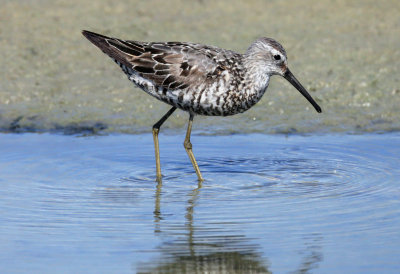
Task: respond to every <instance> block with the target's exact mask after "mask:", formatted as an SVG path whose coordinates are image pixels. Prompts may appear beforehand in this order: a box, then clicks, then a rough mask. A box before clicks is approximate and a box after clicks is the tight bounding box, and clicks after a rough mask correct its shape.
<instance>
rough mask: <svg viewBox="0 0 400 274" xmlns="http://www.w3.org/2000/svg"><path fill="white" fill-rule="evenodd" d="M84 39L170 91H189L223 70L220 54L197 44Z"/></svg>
mask: <svg viewBox="0 0 400 274" xmlns="http://www.w3.org/2000/svg"><path fill="white" fill-rule="evenodd" d="M82 33H83V35H84V36H85V37H86V38H87V39H89V41H91V42H92V43H93V44H95V45H96V46H97V47H99V48H100V49H101V50H102V51H103V52H104V53H105V54H107V55H109V56H110V57H111V58H113V59H115V60H116V61H118V62H119V63H121V64H123V65H125V66H127V67H128V68H131V69H133V70H135V71H136V72H137V73H139V74H140V75H141V76H142V77H144V78H146V79H148V80H150V81H152V82H154V83H155V84H156V85H157V86H160V87H164V88H166V89H179V88H186V87H188V86H189V85H192V84H195V83H201V82H204V81H207V79H210V78H213V77H216V76H218V75H220V74H221V71H222V70H223V69H222V68H221V64H218V58H219V56H218V51H217V50H216V49H215V48H213V47H208V46H204V45H198V44H193V43H180V42H167V43H161V42H160V43H157V42H156V43H146V42H138V41H129V40H128V41H124V40H121V39H116V38H110V37H106V36H103V35H100V34H96V33H93V32H89V31H83V32H82Z"/></svg>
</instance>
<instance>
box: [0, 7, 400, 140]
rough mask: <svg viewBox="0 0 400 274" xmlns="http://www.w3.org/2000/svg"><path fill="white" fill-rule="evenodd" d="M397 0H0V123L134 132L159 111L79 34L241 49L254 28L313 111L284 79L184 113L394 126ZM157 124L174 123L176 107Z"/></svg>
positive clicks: (238, 122) (303, 124) (263, 126)
mask: <svg viewBox="0 0 400 274" xmlns="http://www.w3.org/2000/svg"><path fill="white" fill-rule="evenodd" d="M399 10H400V2H398V1H379V3H377V2H376V1H350V2H349V1H342V0H341V1H334V2H318V3H317V2H315V1H298V2H286V1H261V0H260V1H247V2H239V1H237V2H232V1H217V2H215V1H207V0H205V1H177V0H174V1H168V2H165V1H123V2H119V3H117V4H116V3H115V2H114V1H96V2H91V1H86V2H82V1H49V0H41V1H22V0H20V1H3V4H2V8H1V10H0V51H1V52H2V56H1V63H2V66H0V75H1V78H0V130H1V131H3V132H26V131H28V132H31V131H34V132H46V131H57V132H66V133H71V132H72V133H73V132H80V131H85V130H86V131H89V132H108V133H112V132H124V133H144V132H149V131H148V130H149V128H150V127H151V125H153V124H154V123H155V122H156V121H157V119H159V118H160V117H161V116H162V115H163V114H164V113H165V112H166V111H167V110H168V106H166V105H164V104H163V103H161V102H158V101H157V100H154V98H151V97H150V96H148V95H147V94H145V93H144V92H142V91H140V90H139V89H137V88H135V87H134V86H133V84H132V83H130V82H129V81H128V80H127V79H126V77H125V75H123V73H122V72H121V71H120V69H119V68H118V67H117V66H116V65H115V64H114V63H113V62H112V60H110V59H109V58H108V57H106V56H105V55H103V54H102V53H101V52H100V51H99V50H98V49H97V48H95V47H94V46H93V45H91V44H90V43H89V42H88V41H87V40H86V39H85V38H84V37H83V36H82V35H81V33H80V32H81V30H82V29H89V30H92V31H96V32H99V33H103V34H106V35H112V36H116V37H121V38H125V39H133V40H143V41H171V40H175V41H193V42H201V43H205V44H210V45H216V46H220V47H223V48H228V49H232V50H235V51H238V52H244V51H245V50H246V49H247V47H248V46H249V45H250V43H251V42H252V41H253V40H255V39H256V38H257V37H260V36H268V37H273V38H275V39H277V40H278V41H280V42H281V43H282V44H283V46H284V47H285V48H286V50H287V53H288V58H289V65H290V68H291V70H292V72H293V73H294V74H295V75H296V76H297V78H299V80H300V81H301V82H302V83H303V84H304V86H305V87H306V88H307V89H308V90H309V91H310V93H311V95H312V96H313V97H314V98H316V100H317V102H318V103H319V104H320V105H321V107H322V109H323V114H321V115H318V114H317V113H315V112H314V110H313V109H312V107H311V106H310V105H309V104H308V102H306V100H305V99H304V98H303V97H302V96H301V95H300V94H299V93H298V92H297V91H296V90H295V89H294V88H293V87H292V86H290V85H289V84H288V83H286V81H285V80H284V79H280V78H279V77H274V78H272V80H271V85H270V88H269V89H268V92H267V94H266V95H264V98H263V99H262V100H261V101H260V102H259V104H257V105H256V106H255V107H254V108H252V109H251V110H249V111H248V112H246V113H244V114H242V115H238V116H236V117H235V118H224V119H221V118H213V117H211V118H205V117H204V118H201V119H196V121H195V126H198V130H201V131H203V133H206V134H230V133H242V134H243V133H254V132H259V133H296V132H297V133H304V132H320V133H321V132H324V133H326V132H358V133H360V132H377V131H379V132H392V131H397V130H399V129H400V119H399V117H400V108H399V107H398V106H399V105H400V90H399V75H400V63H399V62H398V61H397V60H399V59H400V38H399V37H400V35H399V32H398V30H399V28H400V25H399V20H398V11H399ZM174 118H175V119H171V120H170V121H169V123H167V124H166V125H165V127H166V128H170V129H171V130H173V131H174V132H176V131H179V132H180V131H183V130H184V129H183V128H184V125H185V123H186V122H187V116H186V114H185V113H182V112H177V113H176V114H175V115H174Z"/></svg>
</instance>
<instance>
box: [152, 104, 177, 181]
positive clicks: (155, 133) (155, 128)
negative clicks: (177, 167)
mask: <svg viewBox="0 0 400 274" xmlns="http://www.w3.org/2000/svg"><path fill="white" fill-rule="evenodd" d="M175 110H176V107H172V108H171V109H170V110H169V111H168V112H167V113H166V114H165V115H164V116H163V117H162V118H161V119H160V121H158V122H157V123H155V124H154V126H153V139H154V148H155V152H156V175H157V181H161V165H160V149H159V146H158V132H159V131H160V127H161V125H162V124H163V123H164V122H165V121H166V120H167V119H168V117H169V116H171V114H172V113H173V112H174V111H175Z"/></svg>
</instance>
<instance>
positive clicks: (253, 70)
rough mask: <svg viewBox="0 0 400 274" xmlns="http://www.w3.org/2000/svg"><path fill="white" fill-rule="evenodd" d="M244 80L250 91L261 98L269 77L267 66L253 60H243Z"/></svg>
mask: <svg viewBox="0 0 400 274" xmlns="http://www.w3.org/2000/svg"><path fill="white" fill-rule="evenodd" d="M244 67H245V71H246V73H245V82H246V83H248V85H249V86H250V87H251V88H250V90H251V93H253V94H254V93H255V94H256V96H257V97H258V98H261V96H263V94H264V93H265V91H266V89H267V87H268V84H269V79H270V77H271V75H270V73H269V71H268V68H266V67H265V66H263V65H262V64H257V63H255V62H244Z"/></svg>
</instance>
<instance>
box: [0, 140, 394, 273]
mask: <svg viewBox="0 0 400 274" xmlns="http://www.w3.org/2000/svg"><path fill="white" fill-rule="evenodd" d="M182 143H183V136H175V135H173V136H168V135H164V134H162V135H161V136H160V146H161V163H162V171H163V174H164V178H163V182H162V183H161V184H158V183H156V182H155V163H154V155H153V153H154V152H153V143H152V136H151V135H149V134H144V135H110V136H90V137H78V136H65V135H52V134H23V135H18V134H2V135H0V151H1V157H0V174H1V175H0V185H1V187H0V244H1V249H0V272H2V273H21V272H25V273H26V272H35V273H46V272H47V273H48V272H49V273H52V272H54V269H57V272H58V273H72V272H90V273H135V272H155V273H157V272H158V273H181V272H183V271H184V270H185V269H186V270H187V271H189V270H190V271H193V270H194V269H197V270H198V271H199V272H205V271H217V272H223V271H225V272H227V273H228V272H229V273H248V272H250V271H253V272H256V273H271V272H273V273H293V272H295V273H343V272H345V273H357V272H358V273H398V269H399V267H400V263H399V257H400V251H399V246H400V233H399V227H400V201H399V198H400V171H399V166H400V159H399V155H400V136H399V134H382V135H378V134H374V135H372V134H368V135H333V136H326V135H319V136H283V135H257V134H251V135H233V136H217V137H213V136H198V135H194V136H193V138H192V143H193V145H194V153H195V155H196V156H197V159H198V162H199V166H200V169H201V170H202V172H203V175H204V177H205V179H206V180H205V181H204V182H203V183H201V184H199V183H198V182H197V180H196V174H195V173H194V171H193V168H192V167H191V165H190V162H189V159H188V157H187V155H186V153H185V150H184V148H183V145H182Z"/></svg>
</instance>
